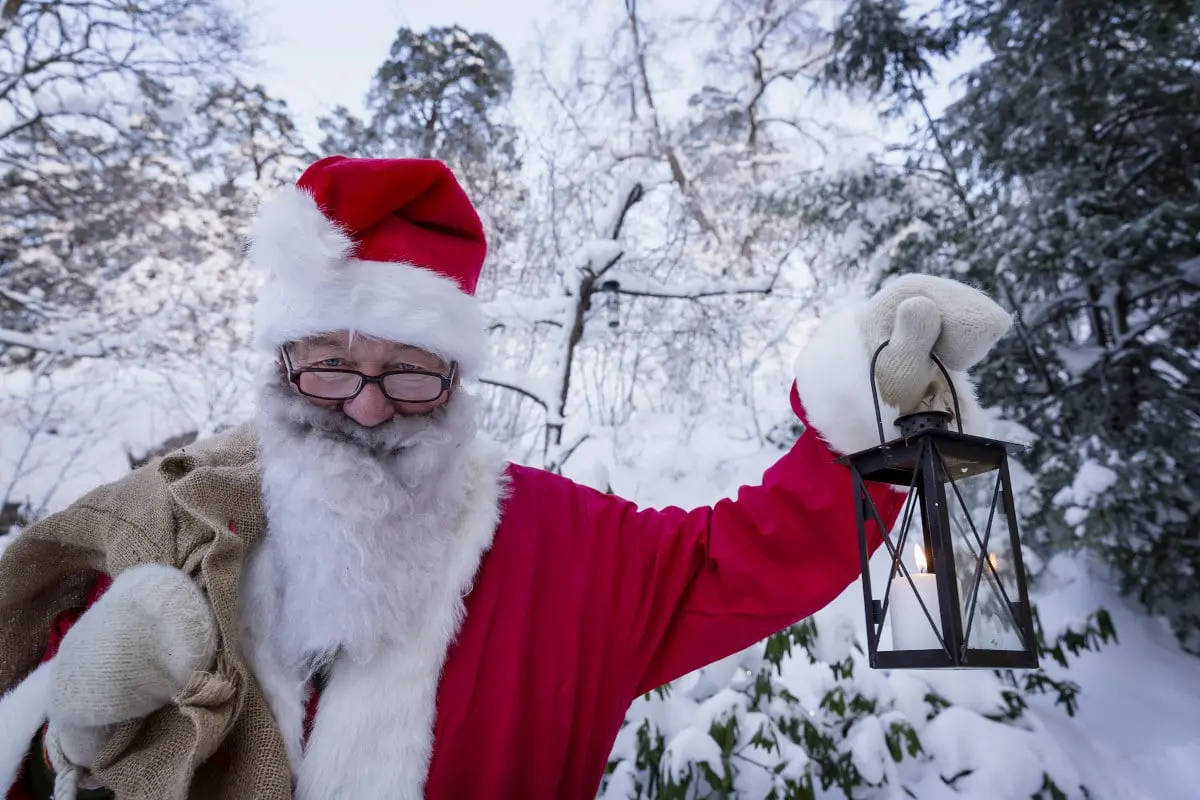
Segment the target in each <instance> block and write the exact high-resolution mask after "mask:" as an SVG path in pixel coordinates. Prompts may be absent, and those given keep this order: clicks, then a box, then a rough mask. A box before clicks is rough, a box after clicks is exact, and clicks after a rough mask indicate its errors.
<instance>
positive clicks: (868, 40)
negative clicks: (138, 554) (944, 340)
mask: <svg viewBox="0 0 1200 800" xmlns="http://www.w3.org/2000/svg"><path fill="white" fill-rule="evenodd" d="M683 9H684V10H683V11H680V4H678V3H676V4H670V3H667V2H656V0H606V1H605V2H590V3H588V2H583V0H564V2H563V3H561V4H560V6H559V7H558V14H557V16H556V17H555V18H554V19H552V20H548V21H546V23H545V27H544V29H543V30H541V31H540V32H539V34H538V36H537V37H536V39H537V45H536V46H535V47H534V48H532V49H531V50H530V51H529V52H524V53H521V54H510V53H508V52H506V51H505V49H504V48H503V47H502V46H501V44H500V43H499V42H498V41H496V40H495V39H494V38H492V37H491V36H489V35H487V34H484V33H481V32H478V31H473V30H467V29H464V28H460V27H444V28H433V29H428V30H410V29H407V28H404V27H401V28H400V29H399V30H397V32H396V35H395V40H394V44H393V46H392V49H391V51H390V53H389V54H388V55H387V58H386V60H385V61H384V62H383V63H381V64H380V65H379V69H378V72H377V74H376V75H375V77H374V79H373V80H372V81H371V82H370V85H366V86H356V87H346V92H347V101H346V104H345V105H344V106H341V107H337V108H331V109H329V110H328V113H327V114H326V115H325V116H324V117H323V118H322V119H321V121H320V125H319V128H320V131H319V134H318V135H315V136H314V135H309V134H307V133H305V132H304V131H303V129H302V127H301V126H300V125H299V124H298V123H297V120H296V119H295V118H294V117H293V115H292V113H291V112H290V110H289V108H288V106H287V104H286V103H284V102H283V100H282V99H280V98H279V97H277V96H275V95H273V94H272V90H271V87H270V86H262V85H257V84H255V83H254V82H253V81H250V80H248V79H247V78H246V75H248V74H249V72H247V71H246V70H245V69H244V66H245V65H246V64H247V63H248V59H249V58H250V57H251V56H252V55H253V47H252V45H251V42H252V40H253V36H252V34H253V30H252V24H251V22H250V19H249V17H245V16H244V15H243V12H242V11H239V8H238V7H235V6H232V5H228V4H226V3H225V2H224V0H136V1H135V2H126V1H125V0H91V1H90V2H87V3H76V2H70V1H69V0H6V2H4V3H3V6H2V8H0V534H2V533H3V532H4V531H10V532H15V531H17V530H19V529H20V527H21V525H22V524H24V523H25V522H27V521H29V520H33V519H37V518H40V517H42V516H44V515H46V514H48V513H51V512H53V511H55V510H57V509H59V508H62V507H63V506H65V505H67V504H68V503H70V502H71V501H72V500H74V499H75V498H76V497H78V496H79V495H80V494H82V493H83V492H84V491H86V490H88V489H90V488H92V487H94V486H95V485H97V484H99V483H101V482H104V481H107V480H111V479H114V478H116V477H118V476H119V475H121V474H122V473H124V472H126V471H128V470H129V469H132V468H135V467H137V466H138V465H140V464H142V463H144V462H145V461H146V460H147V459H148V458H150V457H152V456H153V455H154V454H155V453H157V452H162V451H163V450H164V449H169V448H173V447H175V446H178V445H180V444H184V443H187V442H189V441H191V440H193V439H194V438H195V437H197V436H205V435H208V434H210V433H213V432H214V431H217V430H219V429H221V428H223V427H224V426H227V425H230V424H232V423H234V422H236V421H239V420H241V419H243V418H244V417H245V416H246V415H247V414H248V413H249V407H248V404H249V403H250V401H251V396H252V395H251V392H250V391H249V389H248V387H249V385H250V382H251V379H252V373H253V369H254V364H253V363H252V359H251V356H250V353H249V349H248V347H247V339H248V336H249V302H250V300H251V298H252V297H253V292H254V285H253V283H252V278H251V275H250V274H249V271H248V270H246V269H244V268H243V266H242V264H241V263H240V253H241V238H240V237H241V236H242V235H243V233H244V227H245V224H246V222H247V220H248V218H249V217H250V215H251V213H252V211H253V208H254V207H255V204H256V202H257V201H258V199H259V198H260V197H261V196H262V195H263V194H264V193H265V192H267V191H270V190H271V189H272V188H274V187H276V186H278V185H281V184H284V183H289V182H291V181H294V180H295V178H296V177H297V176H298V174H299V171H300V169H302V167H303V166H304V165H305V164H306V163H307V162H308V161H310V160H312V159H314V158H316V157H318V156H319V155H324V154H328V153H331V152H342V153H347V154H353V155H422V156H433V157H438V158H443V159H445V160H447V161H448V162H449V163H450V164H451V165H453V167H454V168H455V169H456V171H457V173H458V174H459V176H460V178H461V179H462V181H463V182H464V183H465V185H466V186H467V187H468V190H469V191H470V193H471V195H472V197H473V198H474V199H475V200H476V202H477V203H478V204H479V206H480V208H481V210H482V213H483V215H484V217H485V220H486V224H487V227H488V231H489V235H490V239H491V253H490V256H489V261H488V266H487V270H486V274H485V278H484V280H483V281H482V284H481V294H482V296H483V298H484V300H485V301H487V303H488V309H489V313H490V315H491V317H492V319H493V331H492V334H493V335H492V342H493V346H494V352H495V369H494V370H493V371H492V373H491V374H490V375H489V376H488V378H487V381H486V382H485V383H484V385H482V386H481V387H479V391H481V392H482V393H484V394H485V395H486V396H487V398H488V399H489V406H488V415H489V416H488V426H489V429H490V431H491V432H492V434H493V435H494V436H496V437H497V438H499V439H500V440H502V441H504V442H505V443H507V445H508V446H509V448H510V452H511V455H512V457H513V458H514V459H515V460H519V461H522V462H525V463H533V464H538V465H542V466H545V467H547V468H549V469H554V470H559V471H562V472H564V473H565V474H567V475H570V476H571V477H573V478H575V479H577V480H580V481H583V482H586V483H590V484H592V485H595V486H597V487H599V488H603V489H608V490H612V491H615V492H617V493H620V494H622V495H624V496H627V497H630V498H632V499H634V500H637V501H638V502H640V503H642V504H646V505H665V504H676V505H685V506H686V505H694V504H701V503H710V502H713V501H715V500H716V499H718V498H720V497H722V496H727V495H731V494H732V493H733V492H735V491H736V489H737V487H738V486H739V485H741V484H743V483H747V482H753V481H756V480H757V479H758V476H759V475H760V474H761V472H762V470H763V469H765V468H766V467H767V466H768V465H769V464H770V463H771V462H772V461H773V460H774V459H775V458H776V457H777V456H778V454H779V453H780V451H781V449H782V448H786V447H787V446H789V445H790V443H791V442H792V441H793V440H794V438H795V437H796V436H797V435H798V434H799V430H798V429H797V427H796V425H795V423H794V418H793V417H792V415H791V413H790V410H789V409H788V406H787V389H788V386H789V383H790V375H789V372H790V367H791V362H792V359H793V358H794V356H795V353H796V352H797V350H798V348H799V346H800V344H801V343H802V342H803V340H804V337H805V335H806V333H807V331H808V330H809V329H810V327H811V325H812V324H813V322H814V321H816V320H817V319H819V317H820V315H821V313H822V312H823V311H825V310H827V309H829V308H830V307H831V306H832V305H833V304H835V303H836V302H838V301H839V300H841V299H844V298H846V297H848V296H851V295H856V294H861V293H863V292H868V291H871V290H873V289H874V288H875V287H877V286H878V285H879V283H880V282H881V281H882V280H885V279H886V278H887V277H888V276H889V275H894V274H898V273H904V272H910V271H921V272H929V273H935V274H942V275H947V276H951V277H956V278H958V279H961V280H967V281H969V282H971V283H973V284H975V285H978V286H980V287H982V288H985V289H987V290H988V291H989V292H991V293H992V294H993V296H995V297H997V298H998V299H999V300H1000V302H1002V303H1003V304H1004V305H1005V306H1006V307H1007V308H1009V309H1010V310H1013V311H1014V312H1015V313H1016V316H1017V319H1018V324H1017V326H1016V328H1015V330H1014V331H1013V333H1012V334H1011V335H1010V336H1009V337H1008V338H1007V339H1006V340H1005V341H1004V342H1003V343H1002V344H1001V345H1000V347H999V348H998V350H997V352H995V353H994V355H993V357H992V358H990V359H989V360H988V361H987V362H986V363H985V364H984V365H983V366H982V368H981V370H980V380H981V386H982V395H983V399H984V401H985V402H986V403H987V404H988V405H989V407H990V409H991V411H992V413H993V416H994V429H993V431H992V433H993V435H996V436H1003V437H1005V438H1010V439H1013V440H1016V441H1022V442H1029V443H1031V444H1032V448H1031V450H1030V451H1029V453H1028V454H1027V456H1025V457H1023V458H1022V460H1021V465H1020V466H1021V468H1020V469H1018V471H1017V477H1018V479H1019V481H1020V484H1021V498H1020V504H1021V509H1022V524H1023V533H1024V535H1025V537H1026V542H1027V549H1028V552H1027V554H1026V557H1027V559H1028V566H1029V568H1030V569H1031V571H1032V576H1033V581H1034V582H1033V591H1034V595H1035V599H1036V601H1037V608H1038V617H1039V620H1040V629H1041V632H1042V636H1043V642H1042V646H1043V664H1044V668H1043V669H1042V670H1040V671H1037V672H1032V673H1006V672H991V671H984V672H952V673H936V672H934V673H930V672H893V673H890V674H889V673H887V672H880V671H874V670H871V669H869V668H868V667H867V665H866V662H865V657H864V653H863V650H864V649H865V637H864V622H863V615H862V599H861V590H860V588H859V587H857V586H852V587H851V588H850V589H848V590H847V592H846V593H845V595H844V596H843V597H841V598H839V599H838V600H837V601H836V602H835V603H833V604H832V605H831V606H830V607H829V608H827V609H825V610H824V611H822V612H821V613H819V614H817V615H816V616H815V617H813V618H812V619H811V620H807V621H805V622H804V623H802V624H800V625H797V626H795V627H794V628H792V629H791V630H788V631H784V632H781V633H780V634H778V635H777V636H775V637H772V639H770V640H768V641H767V642H764V643H762V644H761V645H759V646H757V647H755V648H752V649H751V650H749V651H747V652H746V653H743V654H741V655H739V656H737V657H735V658H732V659H728V660H726V661H725V662H721V663H718V664H715V665H713V666H711V667H709V668H706V669H704V670H702V671H700V672H699V673H697V674H694V675H691V676H688V677H687V678H684V679H682V680H681V681H679V682H677V683H676V684H674V685H673V686H671V687H669V688H668V689H666V690H663V691H659V692H655V693H653V694H651V695H649V696H647V697H645V698H642V699H640V700H638V701H637V702H636V703H635V704H634V706H633V707H632V708H631V710H630V712H629V716H628V721H627V725H626V727H625V728H624V730H623V732H622V734H621V736H620V738H619V739H618V742H617V744H616V747H615V748H614V751H613V754H612V761H611V769H610V773H609V775H608V777H607V778H606V782H605V786H604V789H603V792H604V796H606V797H609V798H625V797H647V798H648V797H656V798H701V797H723V798H730V797H741V798H780V799H782V798H818V797H820V798H834V797H838V798H840V797H853V798H893V797H896V798H899V797H918V798H922V799H923V800H924V799H926V798H928V799H930V800H938V798H949V797H964V796H965V797H973V798H1006V799H1007V798H1031V797H1033V798H1043V799H1044V800H1053V799H1057V798H1133V797H1145V798H1154V800H1169V799H1170V798H1191V797H1195V796H1196V795H1197V792H1200V789H1198V788H1197V787H1200V728H1198V727H1197V725H1196V719H1200V659H1198V657H1200V535H1198V534H1197V529H1196V527H1195V522H1194V520H1196V519H1197V518H1198V517H1200V469H1198V468H1197V462H1198V460H1200V389H1198V388H1197V387H1198V383H1197V375H1198V372H1200V304H1198V303H1197V296H1198V294H1200V63H1198V59H1197V54H1198V52H1200V51H1198V50H1197V41H1200V8H1198V6H1197V4H1196V3H1194V2H1192V1H1191V0H1148V1H1147V2H1126V1H1121V0H1091V2H1087V3H1083V2H1074V3H1071V2H1063V3H1048V2H1045V0H946V1H945V2H942V3H940V4H939V3H936V2H931V1H929V0H927V1H926V2H923V3H920V4H916V3H913V4H908V3H905V2H903V1H902V0H850V1H849V2H844V1H842V0H839V1H838V2H815V0H702V1H701V2H696V3H689V4H685V5H684V6H683ZM360 109H365V111H363V110H360ZM865 377H866V376H864V380H865ZM865 386H866V384H865V383H864V388H865Z"/></svg>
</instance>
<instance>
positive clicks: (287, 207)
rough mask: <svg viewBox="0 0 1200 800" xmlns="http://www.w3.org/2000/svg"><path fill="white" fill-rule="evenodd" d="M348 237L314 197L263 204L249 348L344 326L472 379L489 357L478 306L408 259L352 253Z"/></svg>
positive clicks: (253, 236)
mask: <svg viewBox="0 0 1200 800" xmlns="http://www.w3.org/2000/svg"><path fill="white" fill-rule="evenodd" d="M352 251H353V242H352V241H351V240H350V238H349V237H348V236H347V235H346V234H345V233H344V232H343V231H341V230H340V229H339V228H338V226H337V224H336V223H334V222H332V221H331V220H329V219H328V218H327V217H326V216H325V215H324V214H322V213H321V211H320V209H319V208H317V205H316V202H315V201H314V200H313V198H312V196H311V195H310V194H308V193H307V192H305V191H304V190H302V189H298V188H295V187H291V188H288V189H285V190H283V191H281V192H280V193H279V194H278V195H276V196H274V197H272V198H270V199H269V200H267V201H266V202H264V203H263V204H262V206H261V208H260V209H259V213H258V215H257V217H256V219H255V221H254V223H253V224H252V226H251V229H250V246H249V251H248V257H249V261H250V263H251V264H252V265H253V266H254V267H256V268H258V269H261V270H262V271H263V272H264V273H266V276H267V280H266V283H265V284H264V285H263V287H262V288H261V290H260V291H259V295H258V303H257V305H256V308H255V335H254V338H255V344H256V345H257V346H258V347H259V348H261V349H262V350H264V351H266V352H268V353H271V354H274V353H275V352H276V351H277V349H278V347H279V346H280V345H282V344H285V343H287V342H291V341H295V340H297V339H302V338H304V337H306V336H312V335H314V334H320V333H332V332H335V331H342V330H349V331H355V332H358V333H362V334H365V335H368V336H373V337H376V338H380V339H387V340H389V341H394V342H400V343H402V344H410V345H413V346H416V347H420V348H422V349H424V350H429V351H430V352H432V353H436V354H437V355H439V356H441V357H442V358H444V359H446V360H448V361H450V360H453V361H457V362H458V363H459V367H460V371H461V373H462V374H463V375H464V376H465V377H475V376H477V375H478V374H479V372H480V371H481V370H482V368H483V365H484V361H485V360H486V357H487V323H486V319H485V317H484V314H483V310H482V308H481V307H480V305H479V302H478V301H477V300H476V298H474V297H473V296H471V295H469V294H467V293H466V292H464V291H462V289H461V288H460V287H459V285H458V284H457V283H456V282H455V281H453V280H452V279H450V278H447V277H445V276H443V275H440V274H438V273H436V272H434V271H433V270H429V269H424V268H421V267H417V266H413V265H410V264H401V263H392V262H384V261H363V260H360V259H356V258H351V257H350V253H351V252H352Z"/></svg>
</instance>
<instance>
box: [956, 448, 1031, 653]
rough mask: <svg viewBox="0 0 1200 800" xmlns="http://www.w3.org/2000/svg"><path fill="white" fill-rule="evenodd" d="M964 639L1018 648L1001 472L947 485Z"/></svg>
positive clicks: (978, 645) (969, 643)
mask: <svg viewBox="0 0 1200 800" xmlns="http://www.w3.org/2000/svg"><path fill="white" fill-rule="evenodd" d="M946 502H947V511H948V516H949V520H950V533H951V539H952V541H953V546H954V563H955V577H956V579H957V584H958V597H959V612H960V614H961V615H962V616H961V619H962V623H963V633H964V639H965V645H966V647H967V648H968V649H971V650H1022V649H1024V645H1023V643H1022V640H1021V634H1020V627H1019V626H1018V623H1017V619H1016V617H1015V615H1014V614H1013V610H1012V605H1011V604H1012V603H1013V602H1015V601H1017V600H1018V599H1019V597H1020V596H1019V594H1018V588H1017V581H1016V577H1015V574H1016V573H1015V570H1014V569H1013V567H1014V565H1015V563H1016V562H1015V556H1014V554H1013V551H1012V541H1011V537H1010V536H1009V520H1008V518H1007V515H1006V514H1005V513H1004V504H1003V502H1002V500H1001V494H1000V472H999V470H995V469H993V470H991V471H989V472H976V471H974V470H972V474H971V475H968V476H967V477H965V478H962V479H959V480H951V481H949V482H948V484H947V486H946Z"/></svg>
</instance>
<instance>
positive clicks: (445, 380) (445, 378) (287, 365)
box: [279, 346, 458, 403]
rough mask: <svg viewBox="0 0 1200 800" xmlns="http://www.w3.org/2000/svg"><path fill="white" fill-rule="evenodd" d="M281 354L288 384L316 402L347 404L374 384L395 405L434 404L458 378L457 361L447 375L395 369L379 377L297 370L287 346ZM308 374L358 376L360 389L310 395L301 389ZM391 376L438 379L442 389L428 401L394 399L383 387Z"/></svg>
mask: <svg viewBox="0 0 1200 800" xmlns="http://www.w3.org/2000/svg"><path fill="white" fill-rule="evenodd" d="M279 353H280V355H282V356H283V366H284V369H286V370H287V375H288V382H290V383H291V384H292V385H293V386H295V387H296V391H298V392H300V394H302V395H304V396H305V397H311V398H313V399H315V400H333V401H336V402H339V403H345V402H348V401H350V400H353V399H354V398H356V397H358V396H359V395H360V394H362V390H363V389H365V388H367V384H369V383H374V384H377V385H378V386H379V392H380V393H381V394H382V395H383V396H384V397H386V398H387V399H388V400H391V401H392V402H393V403H432V402H433V401H434V400H437V399H439V398H440V397H441V396H442V395H444V394H445V393H446V392H448V391H450V389H452V388H453V387H454V379H455V378H456V377H458V362H457V361H451V362H450V372H449V374H447V375H443V374H441V373H440V372H430V371H428V370H423V369H395V370H390V371H388V372H384V373H382V374H379V375H364V374H362V373H361V372H359V371H358V370H353V369H337V368H336V367H300V368H299V369H296V368H295V367H294V366H292V358H291V356H290V355H288V351H287V347H286V346H283V347H280V348H279ZM306 372H336V373H338V374H341V375H357V376H358V388H357V389H355V390H354V394H351V395H347V396H345V397H322V396H321V395H319V394H309V393H308V392H306V391H304V390H303V389H301V388H300V376H301V375H303V374H304V373H306ZM389 375H428V376H429V377H431V378H437V379H438V380H440V381H441V382H442V389H441V391H439V392H438V393H437V394H435V395H434V396H433V397H431V398H429V399H428V400H407V399H403V398H398V397H392V396H391V395H390V394H388V393H387V389H385V388H384V386H383V381H384V379H385V378H387V377H388V376H389Z"/></svg>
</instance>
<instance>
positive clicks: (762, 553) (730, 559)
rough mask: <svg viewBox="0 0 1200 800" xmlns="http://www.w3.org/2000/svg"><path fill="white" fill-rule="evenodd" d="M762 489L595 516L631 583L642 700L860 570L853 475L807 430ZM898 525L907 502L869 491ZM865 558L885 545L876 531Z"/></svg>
mask: <svg viewBox="0 0 1200 800" xmlns="http://www.w3.org/2000/svg"><path fill="white" fill-rule="evenodd" d="M792 407H793V409H794V410H795V412H796V413H797V415H798V416H799V417H800V419H801V420H802V421H803V422H805V425H806V430H805V432H804V433H803V434H802V435H801V436H800V438H799V439H798V440H797V442H796V443H795V445H794V446H793V447H792V448H791V450H790V451H789V452H787V453H786V454H784V456H783V457H782V458H780V459H779V461H777V462H776V463H775V464H774V465H773V466H772V467H771V468H770V469H768V470H767V472H766V473H765V475H764V476H763V478H762V481H761V483H760V484H759V485H757V486H746V487H743V488H742V489H741V490H739V492H738V494H737V497H736V498H735V499H726V500H722V501H720V502H718V503H717V504H716V505H715V506H713V507H711V508H699V509H695V510H692V511H683V510H681V509H677V508H668V509H664V510H641V511H639V510H637V509H636V508H635V507H634V506H633V505H632V504H631V503H628V502H627V501H623V500H618V499H616V498H609V502H608V503H606V504H605V506H606V507H605V508H603V509H596V511H598V512H599V514H598V515H594V514H593V515H589V516H591V519H593V520H595V519H597V518H598V519H600V520H601V525H600V527H601V530H597V531H595V533H597V534H599V535H601V536H607V537H611V539H610V540H613V541H616V542H619V546H618V548H617V549H618V551H619V552H617V553H616V554H615V556H614V558H616V559H619V560H620V562H622V563H620V564H619V565H617V567H618V568H619V569H623V570H628V571H629V573H630V575H629V576H628V577H627V578H625V579H622V580H620V581H619V583H620V585H621V586H622V587H623V591H622V592H621V596H620V597H618V598H617V599H616V600H615V602H614V606H615V607H617V608H619V609H621V613H622V615H623V616H625V617H627V619H626V620H625V621H626V623H627V625H628V627H627V630H629V631H630V632H631V633H632V634H633V635H634V637H635V640H634V641H633V642H632V643H631V649H632V652H633V653H635V654H637V656H638V657H637V658H636V663H637V664H638V665H639V669H641V670H642V673H641V677H640V680H639V682H638V687H639V688H638V693H639V694H641V693H643V692H646V691H649V690H650V689H653V688H655V687H657V686H660V685H662V684H664V683H667V682H668V681H671V680H674V679H675V678H677V677H679V676H681V675H684V674H686V673H688V672H691V671H692V670H695V669H698V668H700V667H702V666H704V665H706V664H709V663H712V662H713V661H716V660H718V659H720V658H724V657H725V656H728V655H731V654H733V653H736V652H737V651H739V650H742V649H744V648H746V647H749V646H750V645H752V644H754V643H755V642H757V641H760V640H762V639H764V638H766V637H767V636H770V635H771V634H773V633H775V632H777V631H779V630H782V629H783V628H786V627H787V626H789V625H791V624H794V623H795V622H798V621H799V620H801V619H803V618H805V617H807V616H809V615H811V614H813V613H814V612H816V611H818V610H820V609H821V608H823V607H824V606H825V605H827V604H828V603H829V602H831V601H832V600H833V599H834V598H836V597H837V596H838V595H839V594H840V593H841V592H842V591H843V590H844V589H845V588H846V587H847V586H848V585H850V584H851V583H852V582H853V581H854V580H855V579H856V578H857V577H858V576H859V574H860V573H861V560H860V554H859V545H858V534H857V528H856V522H855V513H854V503H853V492H852V487H851V480H850V471H849V469H848V468H846V467H844V466H841V465H838V464H835V463H833V460H834V458H836V455H835V454H834V453H833V452H832V451H831V450H830V449H829V448H828V447H827V446H826V444H825V443H824V442H823V441H822V440H821V438H820V437H819V436H818V435H817V434H816V432H815V431H814V430H813V429H812V428H811V427H807V420H806V417H805V413H804V409H803V408H802V407H801V405H800V400H799V396H798V395H797V393H796V390H795V388H794V387H793V389H792ZM869 491H870V492H871V495H872V497H873V498H874V501H875V504H876V507H877V508H878V510H879V512H880V516H881V517H882V518H883V521H884V523H885V524H887V525H888V526H891V525H892V524H893V523H894V522H895V519H896V517H897V515H898V514H899V512H900V510H901V507H902V505H903V502H904V495H903V494H901V493H898V492H896V491H894V490H892V489H891V488H889V487H887V486H873V487H870V489H869ZM868 530H869V541H870V552H871V553H874V552H875V549H876V548H877V547H878V546H879V544H880V543H881V542H882V539H881V535H880V532H879V531H878V529H877V527H876V526H875V525H871V526H870V527H869V529H868Z"/></svg>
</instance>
